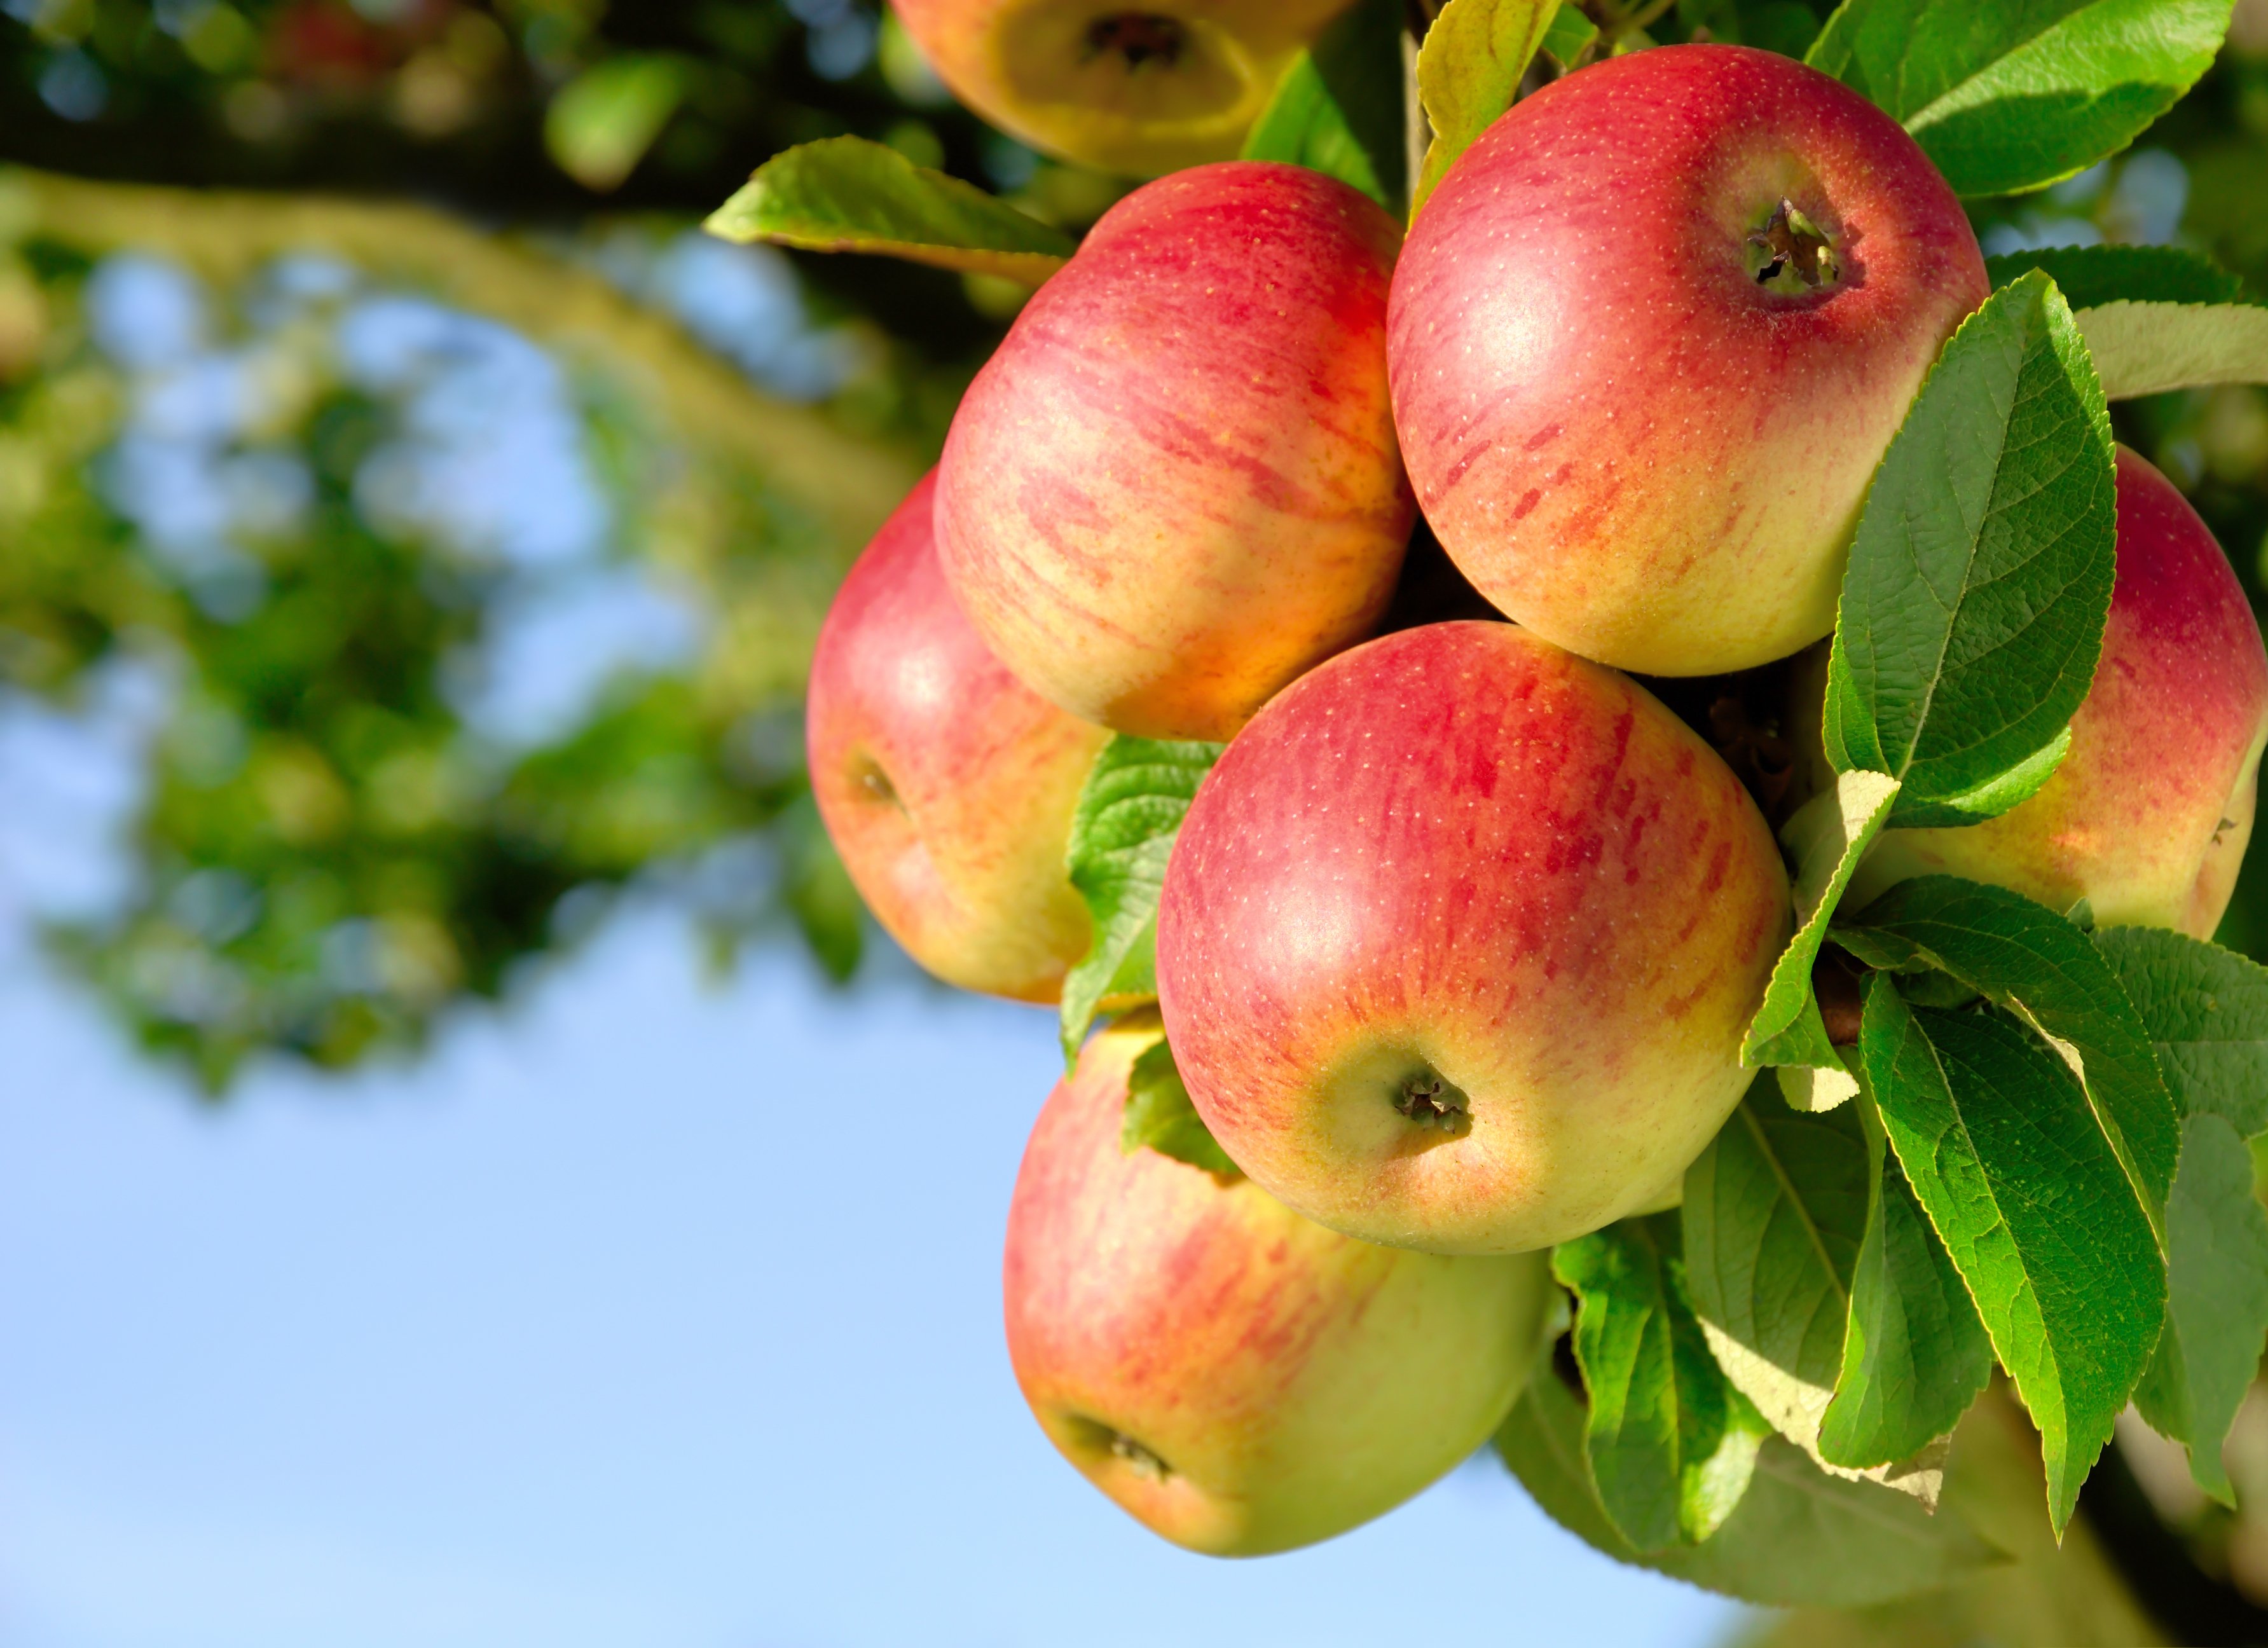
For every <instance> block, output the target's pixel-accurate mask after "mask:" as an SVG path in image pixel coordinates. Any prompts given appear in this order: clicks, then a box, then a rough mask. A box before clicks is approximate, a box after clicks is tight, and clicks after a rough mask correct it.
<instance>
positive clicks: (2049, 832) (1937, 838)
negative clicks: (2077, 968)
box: [1796, 446, 2268, 938]
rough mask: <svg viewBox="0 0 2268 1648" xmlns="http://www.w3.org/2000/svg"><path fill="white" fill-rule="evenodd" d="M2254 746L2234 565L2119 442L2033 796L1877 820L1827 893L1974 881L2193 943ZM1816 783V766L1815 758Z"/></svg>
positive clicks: (2246, 626) (2264, 686)
mask: <svg viewBox="0 0 2268 1648" xmlns="http://www.w3.org/2000/svg"><path fill="white" fill-rule="evenodd" d="M1807 665H1808V666H1809V667H1807V668H1806V669H1805V670H1803V671H1801V672H1799V674H1798V681H1799V683H1800V685H1799V687H1798V691H1799V692H1800V694H1801V697H1800V701H1799V703H1798V705H1797V712H1796V722H1797V725H1798V729H1799V731H1798V737H1799V739H1800V746H1799V747H1801V748H1803V749H1805V750H1807V751H1808V752H1809V753H1810V759H1811V760H1812V761H1814V762H1815V763H1816V769H1824V766H1825V757H1824V755H1823V754H1822V753H1821V751H1820V744H1819V716H1820V701H1821V697H1822V695H1823V692H1824V690H1825V668H1824V665H1825V660H1824V658H1821V659H1819V660H1817V662H1816V663H1813V662H1812V661H1811V660H1807ZM2264 744H2268V652H2264V651H2263V650H2262V647H2261V642H2260V626H2259V623H2258V622H2257V620H2255V619H2254V617H2253V615H2252V608H2251V606H2250V603H2249V602H2247V601H2246V600H2245V599H2244V590H2243V587H2242V585H2239V584H2238V583H2237V581H2236V574H2235V571H2234V570H2231V568H2230V566H2229V564H2228V557H2227V556H2226V555H2222V554H2221V551H2220V545H2219V544H2217V543H2215V542H2214V541H2213V533H2211V531H2210V530H2208V529H2207V527H2206V526H2205V523H2204V522H2203V521H2201V520H2199V519H2198V514H2197V511H2195V510H2193V509H2191V507H2190V505H2189V500H2188V499H2186V498H2184V497H2183V496H2182V495H2181V493H2180V492H2179V491H2177V490H2176V489H2175V487H2174V484H2173V482H2170V481H2169V480H2167V479H2166V477H2165V476H2164V475H2161V474H2159V473H2158V471H2157V470H2156V469H2155V468H2154V467H2152V466H2151V464H2150V463H2149V461H2148V460H2146V459H2144V458H2142V457H2140V456H2139V454H2137V453H2135V452H2130V451H2128V450H2127V449H2126V448H2125V447H2124V446H2122V447H2120V448H2119V449H2118V577H2117V583H2116V585H2113V587H2112V591H2111V596H2110V620H2109V622H2108V623H2106V624H2105V626H2104V628H2103V632H2102V661H2101V662H2100V663H2099V664H2097V665H2096V666H2095V684H2094V685H2093V686H2092V687H2091V688H2088V695H2087V698H2086V701H2085V702H2084V703H2081V704H2080V707H2079V712H2078V713H2077V714H2076V715H2074V716H2073V717H2072V720H2071V749H2070V752H2069V753H2068V754H2066V755H2065V757H2064V759H2063V764H2062V765H2061V766H2060V767H2058V768H2057V769H2056V771H2055V773H2054V776H2051V777H2050V778H2049V780H2048V781H2047V783H2046V784H2043V786H2041V789H2040V791H2039V793H2038V794H2036V795H2035V796H2033V797H2032V798H2030V799H2029V800H2028V801H2025V802H2023V803H2022V804H2021V805H2020V806H2015V807H2013V808H2011V809H2010V810H2009V811H2008V812H2006V813H2002V814H2001V815H2000V816H1999V817H1998V818H1995V819H1988V820H1985V822H1983V823H1981V824H1974V825H1970V826H1968V827H1966V828H1960V829H1894V830H1886V831H1884V832H1883V834H1882V835H1881V838H1880V839H1879V840H1878V841H1877V842H1876V843H1875V845H1874V851H1873V852H1872V853H1871V854H1869V855H1868V857H1867V860H1866V862H1865V863H1864V864H1861V865H1860V866H1859V872H1858V873H1857V874H1856V875H1855V876H1853V877H1852V882H1851V889H1850V891H1849V893H1848V894H1845V899H1844V903H1845V907H1846V908H1848V909H1853V910H1856V909H1863V908H1864V907H1865V905H1866V903H1867V901H1868V900H1871V899H1873V898H1874V897H1875V896H1876V895H1877V894H1881V892H1883V891H1884V890H1885V889H1887V888H1889V887H1890V886H1892V885H1893V884H1895V883H1896V882H1899V881H1903V880H1904V879H1907V878H1908V877H1910V876H1917V875H1927V874H1931V873H1941V874H1948V875H1958V876H1966V877H1968V878H1969V879H1970V880H1972V881H1985V882H1990V883H1992V885H1994V886H1996V887H2008V888H2011V889H2012V890H2014V891H2015V892H2018V893H2021V894H2024V895H2025V896H2026V897H2027V898H2031V899H2036V900H2037V901H2039V902H2041V903H2043V904H2045V905H2047V906H2048V907H2049V908H2050V909H2058V910H2060V909H2069V908H2070V907H2071V906H2072V905H2073V903H2075V902H2076V901H2079V900H2080V899H2082V898H2084V899H2086V900H2087V901H2088V904H2089V906H2090V907H2091V908H2092V909H2094V911H2095V920H2096V921H2097V922H2099V923H2102V924H2103V925H2104V926H2107V927H2108V926H2120V925H2130V924H2131V925H2137V926H2147V927H2172V928H2176V929H2178V930H2179V931H2183V932H2185V933H2188V934H2189V935H2191V937H2192V938H2211V937H2212V936H2213V929H2214V928H2215V927H2217V926H2219V925H2220V917H2221V912H2222V911H2224V910H2226V909H2228V899H2229V894H2231V893H2232V892H2233V891H2234V890H2235V886H2236V871H2237V866H2238V865H2239V864H2242V862H2243V859H2244V847H2245V843H2246V842H2248V841H2250V839H2251V835H2252V816H2253V800H2254V791H2255V789H2256V787H2257V781H2258V777H2259V772H2260V752H2261V748H2262V746H2263V745H2264ZM1816 769H1815V776H1816V777H1818V778H1820V779H1822V780H1823V779H1824V778H1825V774H1824V772H1823V770H1816Z"/></svg>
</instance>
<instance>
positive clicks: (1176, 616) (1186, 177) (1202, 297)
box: [937, 161, 1415, 739]
mask: <svg viewBox="0 0 2268 1648" xmlns="http://www.w3.org/2000/svg"><path fill="white" fill-rule="evenodd" d="M1400 239H1401V232H1400V230H1399V229H1398V228H1397V227H1396V226H1395V222H1394V220H1393V219H1392V218H1390V217H1388V216H1387V215H1386V213H1385V212H1383V211H1382V210H1380V209H1379V207H1378V205H1377V204H1376V203H1375V202H1373V201H1372V200H1370V199H1369V198H1368V197H1367V196H1366V195H1361V194H1359V193H1358V192H1356V191H1355V190H1353V189H1351V188H1348V187H1347V186H1346V185H1345V184H1344V183H1340V182H1337V181H1336V180H1333V179H1330V178H1327V177H1325V176H1323V175H1322V173H1317V172H1310V171H1308V170H1307V169H1306V168H1305V167H1302V166H1279V165H1276V164H1274V163H1272V162H1264V161H1237V162H1231V163H1228V164H1226V165H1221V166H1200V167H1198V168H1197V169H1196V170H1194V171H1189V172H1183V173H1177V174H1176V175H1175V176H1173V177H1169V178H1165V179H1162V180H1160V181H1158V182H1155V183H1152V184H1149V185H1147V186H1145V188H1140V189H1138V190H1136V191H1135V192H1134V193H1133V194H1132V195H1129V196H1127V197H1126V199H1124V200H1123V201H1121V202H1119V203H1118V204H1117V205H1116V206H1115V207H1113V208H1112V209H1111V210H1110V211H1109V212H1108V214H1106V215H1105V216H1104V217H1103V219H1102V221H1101V222H1100V223H1099V224H1096V225H1095V227H1094V232H1092V233H1091V234H1089V235H1088V236H1087V239H1086V244H1085V245H1083V246H1081V247H1080V248H1079V253H1078V255H1077V256H1075V257H1073V258H1072V259H1071V261H1070V263H1069V264H1067V265H1066V266H1065V267H1064V269H1062V270H1061V271H1060V272H1059V273H1057V275H1056V276H1055V277H1054V278H1053V279H1051V280H1049V282H1048V283H1047V284H1046V285H1044V286H1042V287H1041V288H1040V290H1039V291H1038V292H1037V293H1036V294H1035V296H1034V297H1033V298H1032V301H1031V302H1030V303H1029V304H1027V305H1025V307H1024V309H1023V312H1022V313H1020V314H1019V315H1018V316H1017V318H1016V323H1015V325H1014V326H1013V327H1011V328H1010V329H1009V332H1008V335H1007V338H1006V339H1005V342H1002V344H1001V345H1000V348H999V349H998V352H997V353H995V354H994V355H993V357H992V358H991V360H990V361H989V362H988V363H987V364H985V366H984V369H983V371H982V372H978V373H977V375H976V381H975V382H974V383H972V384H971V385H970V386H969V388H968V394H967V396H966V397H965V398H964V399H963V400H962V401H961V409H960V411H959V413H958V414H957V415H956V416H954V421H953V428H952V430H951V432H950V433H949V434H948V435H947V437H946V444H945V459H944V462H943V463H942V465H941V466H940V467H939V482H938V499H937V530H938V544H939V553H940V554H941V555H943V556H944V559H945V570H946V578H948V579H950V580H951V582H952V585H953V589H954V594H955V595H957V596H958V597H959V598H960V600H961V606H962V607H963V608H964V609H965V610H966V611H967V612H968V616H969V618H970V620H971V622H974V623H975V624H976V628H977V630H978V631H979V633H981V634H982V635H983V636H984V638H985V640H986V641H987V642H988V643H989V644H990V645H991V647H992V650H993V651H995V652H997V653H998V655H999V656H1000V658H1001V659H1002V660H1003V661H1004V662H1005V663H1006V664H1007V666H1009V667H1010V668H1011V669H1013V670H1014V671H1015V672H1016V673H1017V674H1019V675H1020V676H1021V677H1022V678H1023V679H1024V681H1026V682H1027V684H1028V685H1029V686H1031V687H1032V688H1034V689H1035V691H1037V692H1038V693H1039V694H1040V695H1042V696H1043V697H1045V698H1047V699H1049V701H1051V702H1052V703H1056V704H1057V705H1058V706H1059V707H1061V708H1063V709H1064V710H1069V711H1070V712H1071V714H1073V715H1075V716H1079V717H1081V718H1082V719H1085V720H1089V721H1099V722H1101V723H1102V724H1103V725H1107V726H1111V727H1115V728H1116V729H1117V730H1118V731H1120V732H1131V733H1137V734H1139V735H1141V736H1144V737H1148V738H1168V739H1226V738H1227V737H1228V736H1229V735H1230V734H1231V733H1233V732H1235V731H1236V729H1237V728H1238V727H1239V726H1241V725H1243V724H1244V722H1245V721H1246V720H1247V719H1248V717H1250V716H1251V714H1252V712H1253V711H1254V710H1257V709H1258V708H1259V707H1260V706H1261V704H1262V703H1264V702H1266V700H1267V698H1268V697H1269V695H1270V694H1271V693H1273V692H1275V691H1276V689H1277V688H1279V687H1282V686H1283V685H1284V684H1285V682H1287V681H1291V680H1292V679H1293V678H1294V677H1296V676H1298V675H1299V674H1300V673H1301V672H1303V671H1305V670H1307V668H1309V667H1310V666H1313V665H1314V664H1315V663H1317V662H1319V661H1320V660H1321V659H1322V658H1327V657H1329V655H1330V654H1331V653H1333V652H1336V651H1339V650H1340V649H1341V648H1343V647H1345V646H1347V645H1350V644H1352V643H1353V642H1355V641H1358V640H1360V639H1361V638H1362V637H1363V636H1366V634H1368V633H1369V632H1370V629H1371V628H1372V626H1373V624H1374V623H1375V622H1377V620H1378V618H1379V616H1380V614H1381V613H1383V612H1384V610H1385V608H1386V605H1387V602H1388V600H1389V598H1390V597H1391V596H1392V594H1393V592H1394V581H1395V573H1396V571H1397V570H1399V568H1400V566H1401V563H1402V552H1403V545H1404V544H1405V543H1407V541H1409V537H1410V523H1411V521H1412V519H1413V517H1414V511H1415V505H1414V504H1413V503H1412V501H1411V499H1410V486H1409V481H1408V478H1407V477H1406V476H1405V475H1403V471H1402V460H1401V458H1400V456H1399V454H1398V453H1397V452H1395V444H1394V419H1393V414H1392V411H1391V409H1390V408H1389V406H1388V395H1387V386H1386V295H1387V287H1388V281H1389V279H1390V278H1391V272H1392V269H1393V262H1394V253H1395V246H1397V245H1398V244H1399V242H1400Z"/></svg>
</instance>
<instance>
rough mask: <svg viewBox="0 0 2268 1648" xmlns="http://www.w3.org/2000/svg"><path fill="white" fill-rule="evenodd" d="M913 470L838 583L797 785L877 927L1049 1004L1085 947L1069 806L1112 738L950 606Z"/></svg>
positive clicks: (815, 666)
mask: <svg viewBox="0 0 2268 1648" xmlns="http://www.w3.org/2000/svg"><path fill="white" fill-rule="evenodd" d="M936 490H937V475H936V472H935V471H934V470H932V472H931V473H930V474H929V475H925V476H924V477H923V479H922V481H921V483H920V484H919V485H917V487H915V488H914V489H913V491H912V493H911V494H910V495H909V497H907V498H906V500H905V502H904V503H903V504H900V505H899V506H898V509H897V511H896V512H895V513H894V514H893V515H892V516H891V517H890V519H888V520H887V522H885V523H884V524H883V526H882V530H881V531H880V533H877V534H876V535H875V538H874V541H873V543H872V544H870V545H868V546H867V548H866V551H865V554H864V555H860V556H859V558H858V564H857V565H856V566H854V567H853V568H852V569H851V576H850V577H849V578H846V579H844V580H843V588H842V591H841V592H839V593H838V594H837V595H836V598H835V604H834V606H833V607H831V608H829V610H828V614H827V622H826V623H825V624H824V625H823V626H822V627H821V629H820V632H819V645H818V650H817V651H816V653H815V654H814V657H813V658H812V665H811V688H810V696H809V698H808V700H807V703H806V724H805V728H806V730H805V737H806V750H807V753H808V756H809V760H810V764H811V788H812V793H813V795H814V798H816V800H817V801H818V803H819V812H820V816H821V819H822V820H825V822H826V825H827V833H828V835H829V836H830V837H831V838H832V839H833V841H834V842H835V847H836V851H837V852H839V853H840V854H841V855H842V857H843V867H844V868H845V869H847V870H848V871H849V872H851V881H852V883H853V884H854V885H856V886H857V887H858V893H859V895H860V896H861V897H862V898H864V899H865V901H866V904H867V907H868V908H869V909H872V910H873V912H874V915H875V916H876V918H877V919H879V920H880V922H881V923H882V925H883V926H884V927H885V928H887V930H888V931H889V933H890V936H891V937H892V938H895V939H896V940H897V941H898V942H899V943H900V944H902V945H904V946H905V948H906V950H907V951H908V953H910V954H911V955H912V956H913V958H914V960H917V961H918V962H920V963H921V964H922V965H923V966H924V967H927V968H928V969H929V970H930V971H931V972H932V973H934V974H935V975H937V976H938V977H939V978H941V979H943V980H945V981H946V982H947V983H949V984H957V985H959V986H961V988H962V989H964V990H983V991H987V992H989V993H990V994H992V995H996V996H1010V997H1016V998H1017V999H1019V1000H1022V1001H1033V1002H1052V1001H1054V1000H1055V999H1056V997H1057V994H1058V992H1059V990H1060V989H1061V986H1062V983H1063V975H1064V972H1065V971H1066V970H1068V969H1069V968H1070V967H1071V965H1072V963H1074V962H1076V961H1077V960H1079V957H1080V956H1082V955H1084V954H1085V953H1086V946H1087V940H1088V921H1087V914H1086V905H1085V904H1084V903H1083V902H1082V901H1081V900H1080V899H1079V894H1078V893H1077V892H1076V891H1074V890H1073V888H1072V887H1071V882H1070V880H1069V879H1068V877H1067V875H1066V873H1065V871H1064V848H1065V845H1066V843H1067V842H1068V840H1069V837H1070V835H1071V810H1072V808H1073V806H1075V805H1076V804H1077V802H1078V799H1079V787H1080V785H1081V784H1084V783H1085V782H1086V771H1087V769H1088V768H1089V767H1090V766H1091V765H1093V763H1094V755H1095V752H1096V751H1097V750H1099V749H1100V748H1101V747H1102V744H1103V741H1104V740H1105V739H1108V737H1109V734H1108V732H1105V731H1104V730H1103V729H1102V728H1101V727H1097V726H1090V725H1087V724H1086V723H1085V722H1083V721H1079V720H1076V719H1074V718H1073V717H1070V716H1067V715H1065V714H1064V712H1063V711H1062V710H1058V709H1057V708H1056V707H1055V706H1054V705H1053V704H1050V703H1047V702H1046V701H1045V700H1043V699H1042V698H1039V697H1036V696H1035V695H1033V693H1032V692H1031V691H1030V690H1029V689H1028V688H1026V687H1025V686H1024V685H1023V683H1022V682H1020V681H1018V680H1017V679H1016V678H1015V677H1014V676H1013V675H1012V674H1010V673H1008V671H1007V669H1006V668H1005V667H1004V666H1002V665H1001V663H1000V662H999V660H998V659H997V658H994V657H993V656H992V655H991V654H990V652H988V651H985V649H984V643H983V641H982V640H981V639H980V638H979V637H978V636H977V634H976V630H975V629H973V628H971V627H970V625H969V622H968V619H967V618H965V617H963V616H962V615H961V609H960V608H959V607H956V606H955V605H954V600H953V592H951V591H950V590H948V589H947V588H946V583H945V575H944V573H943V571H942V570H940V569H939V566H938V561H937V549H936V545H935V541H934V540H933V539H932V535H931V532H930V518H931V511H932V501H933V499H934V497H935V495H936Z"/></svg>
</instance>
